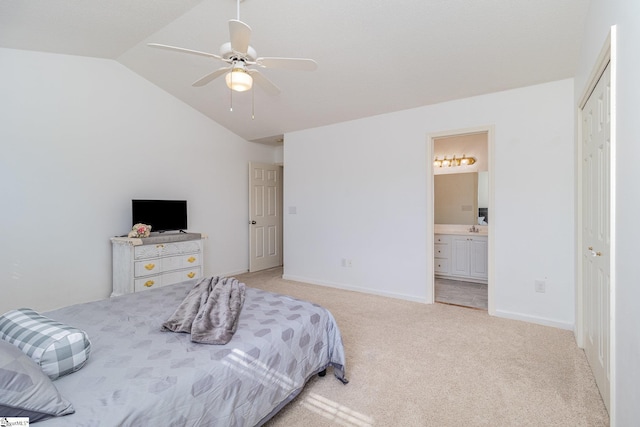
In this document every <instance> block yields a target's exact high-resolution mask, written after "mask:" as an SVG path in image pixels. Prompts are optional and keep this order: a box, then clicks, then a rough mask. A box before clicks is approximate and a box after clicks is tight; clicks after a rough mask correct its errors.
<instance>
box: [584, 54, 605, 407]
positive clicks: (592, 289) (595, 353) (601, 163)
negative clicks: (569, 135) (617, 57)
mask: <svg viewBox="0 0 640 427" xmlns="http://www.w3.org/2000/svg"><path fill="white" fill-rule="evenodd" d="M610 88H611V73H610V66H607V67H606V69H605V71H604V73H603V74H602V76H601V77H600V80H599V81H598V83H597V85H596V87H595V89H594V90H593V92H592V93H591V96H590V97H589V99H588V100H587V103H586V105H585V107H584V108H583V111H582V153H583V159H582V160H583V168H582V171H583V172H582V188H583V195H582V196H583V207H582V215H583V217H582V224H583V229H582V239H583V244H584V248H582V251H583V252H582V268H583V293H584V299H583V313H584V334H585V336H584V350H585V353H586V355H587V359H588V360H589V364H590V365H591V369H592V371H593V374H594V376H595V379H596V383H597V385H598V388H599V390H600V395H601V396H602V399H603V400H604V403H605V405H606V406H607V408H609V395H610V376H609V374H610V363H609V354H610V349H609V342H610V320H609V319H610V318H609V313H610V311H609V307H610V306H609V304H610V288H609V286H610V264H611V262H610V247H611V233H610V223H611V219H610V201H611V189H610V183H611V178H610V177H611V167H610V166H611V158H610V153H611V101H610V93H611V90H610Z"/></svg>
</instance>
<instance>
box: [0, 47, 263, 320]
mask: <svg viewBox="0 0 640 427" xmlns="http://www.w3.org/2000/svg"><path fill="white" fill-rule="evenodd" d="M0 64H2V66H1V67H0V150H1V151H0V152H1V155H0V200H1V204H2V207H1V208H0V236H1V240H0V241H1V244H0V289H1V290H0V295H1V296H0V313H1V312H4V311H6V310H9V309H12V308H18V307H23V306H28V307H32V308H34V309H36V310H46V309H52V308H55V307H59V306H64V305H68V304H71V303H78V302H83V301H87V300H94V299H100V298H104V297H107V296H108V295H109V293H110V290H111V245H110V242H109V238H110V237H111V236H115V235H121V234H125V233H127V232H128V231H129V229H130V228H131V222H130V221H131V199H133V198H152V199H153V198H160V199H165V198H166V199H174V198H175V199H186V200H187V201H188V209H189V218H188V219H189V229H190V230H192V231H198V232H203V233H206V234H207V235H208V236H209V238H208V240H206V242H205V265H206V268H205V273H207V274H214V273H216V274H225V273H232V272H239V271H245V270H246V269H247V268H248V258H247V254H248V243H247V242H248V229H247V221H248V212H247V211H248V205H247V203H248V202H247V192H248V178H247V177H248V172H247V171H248V166H247V163H248V161H250V160H254V161H264V162H273V161H274V149H273V148H272V147H268V146H265V145H260V144H254V143H249V142H246V141H245V140H243V139H241V138H240V137H238V136H236V135H234V134H232V133H231V132H229V131H227V130H226V129H224V128H222V127H221V126H219V125H218V124H216V123H215V122H213V121H212V120H210V119H208V118H207V117H205V116H203V115H202V114H200V113H198V112H196V111H195V110H193V109H192V108H191V107H189V106H187V105H186V104H184V103H182V102H181V101H178V100H177V99H175V98H174V97H172V96H170V95H169V94H167V93H166V92H164V91H162V90H160V89H159V88H157V87H156V86H154V85H152V84H151V83H149V82H147V81H145V80H143V79H142V78H140V77H139V76H137V75H136V74H134V73H132V72H131V71H129V70H128V69H126V68H125V67H123V66H122V65H120V64H119V63H117V62H115V61H110V60H102V59H95V58H84V57H77V56H66V55H54V54H46V53H36V52H28V51H19V50H10V49H0Z"/></svg>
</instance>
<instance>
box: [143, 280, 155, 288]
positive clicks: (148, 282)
mask: <svg viewBox="0 0 640 427" xmlns="http://www.w3.org/2000/svg"><path fill="white" fill-rule="evenodd" d="M154 283H156V282H154V281H153V280H147V281H146V282H145V284H144V285H145V286H146V287H147V288H150V287H152V286H153V284H154Z"/></svg>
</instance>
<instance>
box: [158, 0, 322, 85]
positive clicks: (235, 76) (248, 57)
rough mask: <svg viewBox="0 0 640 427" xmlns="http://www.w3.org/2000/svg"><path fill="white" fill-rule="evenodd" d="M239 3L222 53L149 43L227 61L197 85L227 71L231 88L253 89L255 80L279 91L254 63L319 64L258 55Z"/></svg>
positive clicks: (294, 67)
mask: <svg viewBox="0 0 640 427" xmlns="http://www.w3.org/2000/svg"><path fill="white" fill-rule="evenodd" d="M237 7H238V19H231V20H229V36H230V37H229V39H230V41H229V42H227V43H224V44H223V45H222V46H220V54H219V55H216V54H214V53H209V52H201V51H198V50H192V49H185V48H182V47H176V46H168V45H164V44H158V43H148V46H150V47H155V48H159V49H166V50H172V51H175V52H183V53H189V54H193V55H200V56H206V57H209V58H215V59H217V60H219V61H222V62H225V63H227V64H228V65H227V66H226V67H222V68H219V69H217V70H215V71H213V72H211V73H208V74H206V75H204V76H203V77H201V78H200V79H198V80H196V81H195V82H194V83H193V86H195V87H199V86H204V85H206V84H207V83H209V82H211V81H213V80H215V79H216V78H218V77H220V76H222V75H225V74H226V76H225V80H226V83H227V86H228V87H229V89H231V90H234V91H236V92H244V91H246V90H249V89H251V88H252V87H253V82H255V83H256V84H257V85H258V86H260V87H261V88H262V89H263V90H264V91H265V92H267V93H268V94H270V95H277V94H278V93H280V89H279V88H278V87H277V86H276V85H275V84H273V83H272V82H271V81H270V80H269V79H268V78H267V77H265V76H264V74H262V73H260V72H259V71H258V70H256V69H255V68H251V67H254V66H256V67H261V68H281V69H289V70H300V71H313V70H315V69H316V68H317V67H318V64H317V63H316V62H315V61H314V60H313V59H306V58H279V57H258V54H257V53H256V50H255V49H254V48H253V47H252V46H251V45H250V44H249V41H250V40H251V27H249V26H248V25H247V24H245V23H244V22H242V21H240V0H238V1H237Z"/></svg>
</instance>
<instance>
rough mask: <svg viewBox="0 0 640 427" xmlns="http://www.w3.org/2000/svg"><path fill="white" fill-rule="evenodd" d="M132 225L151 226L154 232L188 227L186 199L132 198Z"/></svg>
mask: <svg viewBox="0 0 640 427" xmlns="http://www.w3.org/2000/svg"><path fill="white" fill-rule="evenodd" d="M131 222H132V224H131V225H132V226H133V225H135V224H138V223H141V224H147V225H150V226H151V231H152V232H164V231H174V230H186V229H187V201H186V200H131Z"/></svg>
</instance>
